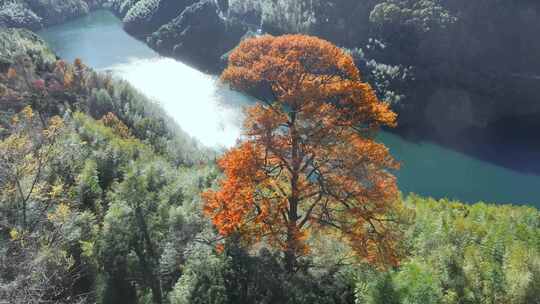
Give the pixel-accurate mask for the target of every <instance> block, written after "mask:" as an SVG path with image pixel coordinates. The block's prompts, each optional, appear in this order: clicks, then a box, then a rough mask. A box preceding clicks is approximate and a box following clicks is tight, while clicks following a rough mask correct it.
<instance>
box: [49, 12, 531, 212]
mask: <svg viewBox="0 0 540 304" xmlns="http://www.w3.org/2000/svg"><path fill="white" fill-rule="evenodd" d="M40 35H41V36H42V37H44V38H45V39H46V40H47V41H48V42H49V43H50V45H51V46H52V47H53V48H54V49H55V50H56V51H57V53H58V54H59V55H60V56H61V57H63V58H66V60H68V61H72V60H74V59H75V58H77V57H83V59H84V61H85V62H87V63H88V64H89V65H91V66H94V67H97V68H98V69H100V70H107V71H111V72H113V73H116V74H117V75H118V76H121V77H124V78H125V79H127V80H128V81H129V82H130V83H132V85H133V86H135V87H136V88H138V89H139V90H140V91H141V92H143V93H145V94H147V95H148V96H149V97H151V98H153V99H154V100H156V101H157V102H158V103H159V104H160V105H161V106H162V107H163V108H164V109H165V110H166V112H167V113H169V114H170V115H171V116H173V117H174V119H175V121H177V122H178V124H179V125H180V127H181V128H182V129H184V130H186V131H187V132H188V133H189V134H190V135H192V136H193V137H195V138H196V139H198V140H199V141H200V142H203V143H205V144H206V145H209V146H214V147H219V146H224V147H230V146H231V145H234V143H235V141H236V138H238V137H239V135H240V128H241V120H242V119H241V117H242V106H243V105H244V104H248V103H249V102H250V100H249V99H248V98H246V96H244V95H242V94H239V93H238V92H233V91H230V90H228V89H226V88H223V87H221V86H219V85H218V83H217V82H216V80H217V79H216V77H215V76H213V75H209V74H204V73H202V72H200V71H197V70H195V69H193V68H192V67H189V66H187V65H185V64H183V63H182V62H178V61H174V60H172V59H168V58H163V57H161V56H159V54H157V53H156V52H154V51H152V50H151V49H150V48H148V47H147V46H146V45H145V44H144V43H142V42H141V41H139V40H136V39H134V38H133V37H131V36H129V35H128V34H127V33H126V32H125V31H123V30H122V24H121V22H120V21H119V19H117V18H115V17H114V16H113V15H112V14H111V13H110V12H107V11H98V12H94V13H92V15H91V16H88V17H85V18H82V19H79V20H74V21H71V22H69V23H68V24H64V25H60V26H56V27H53V28H49V29H46V30H45V31H42V32H40ZM114 41H118V42H120V43H112V42H114ZM90 44H92V45H94V46H98V47H97V48H96V47H94V48H91V50H92V51H91V52H90V51H88V50H89V48H88V45H90ZM119 46H120V47H119ZM81 54H82V55H81ZM381 140H382V141H383V142H384V143H385V144H386V145H387V146H388V147H389V148H390V150H391V153H392V154H393V155H395V156H396V157H397V158H398V160H399V161H401V162H402V169H401V170H400V171H399V172H397V176H398V183H399V186H400V189H401V190H402V191H403V193H405V194H407V193H411V192H413V193H418V194H421V195H423V196H433V197H435V198H445V197H447V198H453V199H459V200H462V201H466V202H476V201H481V200H482V201H491V202H498V203H508V202H513V203H523V204H526V203H530V202H535V201H536V200H537V197H539V196H540V189H538V187H536V185H537V184H540V177H539V176H537V175H532V174H528V173H525V172H520V171H514V170H509V169H506V168H503V167H501V166H498V165H496V164H493V163H490V161H486V160H484V159H482V158H481V157H480V158H475V157H470V156H468V155H466V154H463V153H460V152H455V151H453V150H452V149H449V148H447V147H445V146H441V145H438V144H436V143H434V142H430V141H426V140H423V139H415V138H409V137H407V136H404V137H402V136H397V135H394V134H391V133H386V132H384V133H381ZM477 148H479V149H480V148H482V149H489V147H481V146H479V145H478V146H477ZM517 152H519V151H517ZM514 153H516V151H514ZM516 161H523V162H524V163H525V164H526V163H531V162H533V161H534V158H527V159H523V158H522V159H519V158H516Z"/></svg>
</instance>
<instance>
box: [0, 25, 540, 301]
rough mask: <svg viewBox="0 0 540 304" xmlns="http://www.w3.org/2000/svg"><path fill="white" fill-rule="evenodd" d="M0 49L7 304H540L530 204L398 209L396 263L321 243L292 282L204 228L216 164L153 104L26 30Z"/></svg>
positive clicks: (278, 261) (313, 240) (259, 250)
mask: <svg viewBox="0 0 540 304" xmlns="http://www.w3.org/2000/svg"><path fill="white" fill-rule="evenodd" d="M0 37H2V40H1V41H2V44H0V54H7V55H5V56H4V57H2V60H3V61H2V65H1V66H0V113H1V116H0V126H1V129H0V189H2V191H1V192H0V302H3V301H7V302H8V303H103V304H105V303H107V304H109V303H110V304H113V303H171V304H188V303H190V304H193V303H201V304H202V303H205V304H207V303H216V304H218V303H223V304H225V303H227V304H228V303H230V304H239V303H246V304H253V303H260V304H263V303H294V304H301V303H305V304H308V303H328V304H337V303H342V304H344V303H356V304H364V303H411V304H412V303H422V304H429V303H434V304H435V303H448V304H450V303H452V304H453V303H456V304H457V303H460V304H465V303H467V304H468V303H471V304H473V303H501V304H502V303H504V304H535V303H540V299H539V298H538V294H539V293H540V285H539V282H540V212H539V211H538V210H537V209H535V208H532V207H517V206H510V205H501V206H497V205H490V204H485V203H478V204H474V205H466V204H462V203H459V202H452V201H447V200H440V201H435V200H432V199H427V198H421V197H417V196H409V197H407V198H398V199H397V201H396V202H395V204H394V206H395V209H394V214H393V219H394V221H395V229H396V230H395V231H394V232H395V233H396V234H397V235H399V236H400V238H399V242H397V243H396V244H395V245H396V248H395V249H396V252H397V253H399V256H400V263H399V265H394V266H388V267H382V268H378V267H375V266H371V264H369V263H366V260H365V259H359V258H358V257H357V255H355V254H353V252H354V251H353V250H352V248H350V247H349V246H348V245H347V243H346V242H342V241H341V240H340V239H339V238H338V239H337V240H336V238H335V236H334V235H330V236H329V235H326V234H319V233H315V232H314V233H312V234H310V235H308V236H307V237H306V239H305V241H306V243H307V244H309V246H310V248H311V251H310V255H309V256H305V257H301V258H299V261H298V264H297V265H296V266H297V267H296V268H297V270H296V271H295V272H294V273H290V272H287V271H285V265H284V264H283V257H282V255H281V254H280V250H279V249H278V250H276V249H275V248H274V247H272V246H268V244H265V243H264V242H261V243H259V244H256V245H257V246H254V247H250V248H248V247H246V246H244V243H243V242H241V241H240V238H239V237H240V235H231V236H230V237H228V238H226V239H224V238H223V237H221V236H220V235H219V233H218V231H216V229H215V228H214V226H213V225H212V223H211V222H210V220H209V219H208V218H207V217H205V216H204V215H203V210H202V206H203V202H202V199H201V197H200V193H201V192H202V191H204V190H206V189H209V188H213V189H215V187H217V186H218V183H217V181H218V180H222V178H223V176H222V174H221V172H220V170H218V168H217V167H216V166H215V165H214V161H213V159H214V158H215V157H216V156H215V152H213V151H209V150H206V149H204V148H201V147H200V146H199V145H198V144H197V143H196V142H195V141H193V140H192V139H190V138H189V137H188V136H186V135H185V134H184V133H183V132H182V131H181V130H179V129H178V127H177V126H176V124H175V123H174V122H173V121H172V120H171V119H170V118H168V117H167V116H166V115H165V114H164V112H163V110H162V109H161V108H159V106H157V105H156V104H154V103H152V102H151V101H150V100H149V99H147V98H146V97H144V96H143V95H141V94H140V93H138V92H137V91H136V89H134V88H133V87H131V86H130V85H128V84H127V83H125V82H123V81H120V80H116V79H114V78H113V77H111V75H108V74H103V73H97V72H95V71H93V70H92V69H91V68H89V67H87V66H85V65H84V63H83V62H82V61H80V60H76V61H75V62H73V63H66V62H63V61H61V60H57V59H56V58H55V57H54V56H53V55H52V52H51V51H50V50H48V49H47V48H46V46H45V44H44V43H43V42H42V41H41V40H40V39H39V38H38V37H37V36H35V35H34V34H32V33H30V32H28V31H26V30H13V29H12V30H0ZM6 42H9V43H6ZM441 174H443V173H441ZM314 231H316V230H314ZM217 244H221V246H216V245H217Z"/></svg>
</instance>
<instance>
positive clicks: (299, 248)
mask: <svg viewBox="0 0 540 304" xmlns="http://www.w3.org/2000/svg"><path fill="white" fill-rule="evenodd" d="M222 80H223V81H225V82H227V83H229V84H230V85H231V86H232V87H233V88H234V89H238V90H242V91H247V92H249V93H251V94H253V95H254V96H257V97H258V98H259V100H260V101H261V103H259V104H257V105H256V106H253V107H252V108H250V109H249V110H248V112H247V118H246V121H245V135H246V136H245V139H244V141H243V143H241V144H239V145H238V146H237V147H235V148H233V149H232V150H230V151H229V152H227V153H226V154H225V155H224V156H223V157H222V158H221V159H220V160H219V166H220V167H221V168H222V169H223V171H224V175H225V178H224V179H223V180H222V181H221V182H220V188H219V190H217V191H214V190H209V191H207V192H205V193H204V194H203V199H204V201H205V207H204V211H205V214H206V215H208V216H209V217H210V218H211V219H212V221H213V224H214V225H215V227H216V228H217V229H218V231H219V233H220V234H222V235H224V236H228V235H231V234H232V233H239V235H241V237H242V239H243V240H244V241H245V242H246V243H248V244H254V243H256V242H259V241H261V240H265V241H268V242H270V243H271V244H272V245H274V246H276V247H278V248H281V249H282V250H283V251H284V253H285V256H286V257H287V260H288V261H287V262H288V269H289V270H291V269H292V267H294V263H295V260H296V258H297V257H299V256H303V255H305V254H307V253H308V252H309V248H307V246H306V244H305V240H306V238H307V236H308V234H309V231H310V230H312V229H320V230H324V229H333V230H336V231H338V232H339V233H340V234H341V235H342V236H344V237H346V238H347V239H348V240H349V241H350V244H351V246H352V248H353V249H355V251H356V252H357V253H358V254H359V255H360V256H361V257H363V258H365V259H366V260H368V261H369V262H372V263H385V264H387V263H390V264H396V263H397V262H398V261H397V257H396V254H395V252H394V250H393V247H394V245H395V234H394V233H393V232H392V231H391V229H389V228H388V225H386V223H387V222H388V221H389V220H391V219H389V216H388V214H389V212H390V211H391V210H392V208H393V205H394V202H395V201H396V199H397V195H398V189H397V186H396V179H395V177H394V176H393V175H392V173H391V172H392V170H396V169H398V168H399V164H398V163H397V162H396V161H395V160H394V159H393V158H392V157H391V155H390V153H389V151H388V149H387V148H386V147H385V146H384V145H382V144H379V143H377V142H375V141H374V135H375V134H376V131H377V130H378V129H379V128H380V127H381V126H394V125H395V124H396V114H395V113H394V112H392V111H391V110H390V109H389V106H388V105H387V104H386V103H383V102H381V101H379V100H378V98H377V97H376V95H375V93H374V91H373V89H372V88H371V87H370V86H369V85H368V84H367V83H364V82H362V81H361V78H360V72H359V71H358V69H357V68H356V66H355V65H354V62H353V59H352V58H351V56H349V55H348V54H346V53H345V52H343V51H342V50H341V49H339V48H338V47H336V46H334V45H332V44H331V43H329V42H327V41H324V40H321V39H318V38H315V37H309V36H303V35H285V36H281V37H273V36H268V35H267V36H262V37H259V38H255V39H250V40H246V41H244V42H242V43H241V44H240V46H239V47H238V48H237V49H235V50H234V51H233V53H232V54H231V56H230V59H229V66H228V68H227V69H226V70H225V71H224V72H223V75H222Z"/></svg>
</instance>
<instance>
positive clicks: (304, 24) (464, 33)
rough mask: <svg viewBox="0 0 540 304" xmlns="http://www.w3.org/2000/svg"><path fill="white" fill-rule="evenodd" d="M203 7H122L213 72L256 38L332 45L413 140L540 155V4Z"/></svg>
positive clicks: (236, 1)
mask: <svg viewBox="0 0 540 304" xmlns="http://www.w3.org/2000/svg"><path fill="white" fill-rule="evenodd" d="M169 2H170V3H175V7H174V9H170V8H169V7H170V4H168V3H169ZM194 2H195V1H180V2H178V1H167V0H161V1H122V0H115V1H113V5H112V8H113V10H114V11H116V12H117V13H118V14H119V16H121V17H123V18H124V22H125V26H126V29H128V30H129V31H130V32H131V33H133V34H134V35H136V36H139V37H143V38H144V37H147V38H146V39H147V40H148V43H149V44H150V45H151V46H152V47H154V48H155V49H157V50H158V51H160V52H162V53H164V54H167V55H171V56H173V57H176V58H181V59H183V60H188V61H191V62H193V63H195V64H196V65H198V66H201V67H203V68H206V69H210V70H216V69H217V70H219V69H221V68H222V67H223V62H224V61H225V60H226V57H223V58H222V55H224V54H225V55H224V56H226V54H227V52H228V51H229V50H230V49H231V48H232V47H233V46H234V45H236V44H237V43H238V42H239V41H240V40H241V39H243V38H242V37H250V36H253V35H255V34H256V33H257V31H262V32H266V33H272V34H283V33H297V32H300V33H308V34H313V35H317V36H321V37H323V38H326V39H328V40H330V41H332V42H334V43H336V44H338V45H340V46H342V47H345V48H347V49H349V50H350V51H351V52H352V53H353V54H354V56H355V58H356V61H357V64H358V65H359V66H360V68H361V70H362V71H363V73H364V77H365V79H366V80H367V81H369V82H370V83H372V84H373V85H374V86H375V88H376V89H377V92H378V95H379V97H380V98H382V99H384V100H386V101H388V102H390V103H392V105H393V107H394V109H395V110H396V111H397V112H398V113H399V114H400V118H399V127H400V130H402V133H411V134H412V136H414V137H419V138H426V137H427V138H431V139H434V140H437V141H439V142H443V143H447V144H450V145H453V146H456V147H457V148H459V149H461V150H466V151H469V152H471V153H473V154H479V156H480V157H482V155H485V154H486V151H476V150H475V148H474V147H473V146H474V144H472V143H478V142H481V143H486V144H488V145H494V146H497V147H500V146H516V147H520V148H523V147H525V146H527V145H528V148H529V149H535V150H534V151H537V150H538V146H537V145H535V146H532V145H530V144H529V143H530V141H531V139H532V137H534V136H533V135H531V134H532V133H531V132H528V131H529V130H532V129H538V128H539V127H540V126H539V124H538V121H540V119H539V118H540V114H539V113H540V102H539V100H538V95H539V93H540V80H539V75H538V71H540V56H539V55H538V54H540V43H539V42H538V39H535V36H536V34H535V33H537V32H539V31H540V21H539V20H540V5H539V4H538V3H536V2H534V1H518V2H515V1H506V2H504V3H503V2H500V1H495V0H486V1H473V2H471V1H466V0H463V1H461V0H460V1H446V0H428V1H408V0H407V1H402V0H368V1H348V0H347V1H333V0H331V1H326V0H325V1H319V0H309V1H307V0H303V1H288V0H279V1H270V0H268V1H265V0H247V1H244V0H228V1H227V0H223V1H200V2H197V3H194ZM190 5H191V6H190ZM184 8H185V11H184ZM173 12H174V13H173ZM182 12H183V13H182ZM159 25H162V27H161V28H160V27H159ZM198 37H206V38H203V39H198ZM516 54H519V55H518V56H516ZM531 136H532V137H531ZM464 142H465V143H464ZM492 156H493V157H492V158H494V159H496V158H497V157H496V156H495V155H492ZM508 162H511V161H506V162H505V161H503V164H506V163H508ZM521 169H523V168H521ZM535 170H536V169H535Z"/></svg>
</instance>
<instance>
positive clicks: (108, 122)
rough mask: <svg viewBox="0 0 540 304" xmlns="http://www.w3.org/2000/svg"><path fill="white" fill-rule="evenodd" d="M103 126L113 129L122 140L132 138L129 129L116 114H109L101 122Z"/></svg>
mask: <svg viewBox="0 0 540 304" xmlns="http://www.w3.org/2000/svg"><path fill="white" fill-rule="evenodd" d="M99 121H100V122H101V123H102V124H103V125H105V126H107V127H109V128H111V129H112V130H113V131H114V133H115V134H116V135H118V136H120V137H122V138H130V137H131V132H130V131H129V127H128V126H126V124H124V122H122V121H121V120H120V119H118V117H117V116H116V115H114V113H112V112H109V113H107V114H105V115H103V117H102V118H101V119H100V120H99Z"/></svg>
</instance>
